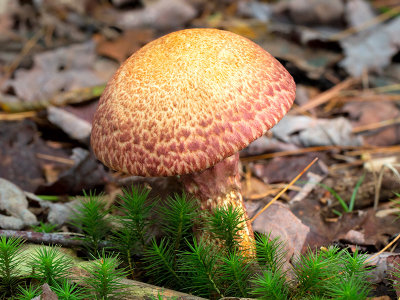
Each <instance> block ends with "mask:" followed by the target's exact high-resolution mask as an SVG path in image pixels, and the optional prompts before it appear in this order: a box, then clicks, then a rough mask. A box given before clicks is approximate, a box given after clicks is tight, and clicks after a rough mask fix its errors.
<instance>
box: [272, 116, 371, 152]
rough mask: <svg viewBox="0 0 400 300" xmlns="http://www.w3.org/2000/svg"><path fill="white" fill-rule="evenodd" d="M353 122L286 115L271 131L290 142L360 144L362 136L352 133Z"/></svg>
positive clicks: (306, 145) (317, 144)
mask: <svg viewBox="0 0 400 300" xmlns="http://www.w3.org/2000/svg"><path fill="white" fill-rule="evenodd" d="M352 130H353V127H352V125H351V123H350V122H349V121H348V120H347V119H345V118H343V117H339V118H334V119H313V118H310V117H307V116H292V115H286V116H285V117H284V118H282V120H281V121H280V122H279V123H278V124H277V125H275V126H274V127H273V128H272V129H271V131H272V133H273V134H274V136H275V137H277V138H279V139H280V140H283V141H285V142H288V143H294V144H297V145H302V146H304V147H312V146H329V145H340V146H360V145H362V144H363V143H362V138H361V137H360V136H356V135H355V134H353V133H352Z"/></svg>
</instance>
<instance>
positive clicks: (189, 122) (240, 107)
mask: <svg viewBox="0 0 400 300" xmlns="http://www.w3.org/2000/svg"><path fill="white" fill-rule="evenodd" d="M294 97H295V84H294V81H293V78H292V77H291V76H290V74H289V73H288V72H287V71H286V70H285V68H284V67H283V66H282V65H281V64H280V63H279V62H278V61H277V60H276V59H275V58H274V57H272V56H271V55H270V54H269V53H267V52H266V51H265V50H263V49H262V48H261V47H260V46H258V45H257V44H255V43H253V42H252V41H250V40H248V39H246V38H244V37H241V36H239V35H236V34H234V33H231V32H228V31H222V30H216V29H187V30H182V31H177V32H173V33H170V34H168V35H166V36H163V37H161V38H159V39H157V40H155V41H153V42H151V43H149V44H147V45H146V46H144V47H143V48H141V49H140V50H139V51H137V52H136V53H134V54H133V55H132V56H131V57H130V58H129V59H128V60H127V61H126V62H125V63H124V64H123V65H122V66H121V67H120V68H119V70H118V71H117V72H116V74H115V75H114V77H113V78H112V79H111V80H110V82H109V83H108V85H107V87H106V89H105V91H104V93H103V95H102V96H101V99H100V103H99V107H98V109H97V112H96V114H95V118H94V121H93V130H92V136H91V143H92V147H93V150H94V152H95V154H96V156H97V157H98V158H99V159H100V160H101V161H102V162H103V163H104V164H105V165H107V166H108V167H110V168H111V169H114V170H119V171H123V172H126V173H129V174H132V175H140V176H173V175H182V174H188V173H193V172H197V171H201V170H204V169H207V168H209V167H211V166H213V165H215V164H216V163H218V162H219V161H221V160H223V159H224V158H226V157H229V156H231V155H233V154H234V153H236V152H238V151H239V150H241V149H243V148H244V147H246V146H247V145H248V144H249V143H250V142H252V141H253V140H255V139H256V138H258V137H260V136H261V135H263V134H264V133H265V132H266V131H267V130H268V129H270V128H272V127H273V126H274V125H275V124H276V123H277V122H278V121H279V120H280V119H281V118H282V117H283V116H284V115H285V114H286V112H287V111H288V110H289V108H290V107H291V105H292V103H293V100H294Z"/></svg>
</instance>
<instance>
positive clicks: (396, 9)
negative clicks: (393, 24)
mask: <svg viewBox="0 0 400 300" xmlns="http://www.w3.org/2000/svg"><path fill="white" fill-rule="evenodd" d="M398 13H400V5H399V6H395V7H393V8H392V9H391V10H388V11H387V12H384V13H383V14H380V15H378V16H376V17H375V18H372V19H370V20H368V21H366V22H364V23H362V24H360V25H358V26H353V27H350V28H347V29H346V30H343V31H341V32H339V33H336V34H334V35H332V36H330V37H329V40H331V41H339V40H341V39H344V38H346V37H348V36H350V35H352V34H355V33H357V32H360V31H363V30H365V29H367V28H369V27H371V26H373V25H376V24H379V23H382V22H384V21H386V20H388V19H390V18H391V17H393V16H395V15H396V14H398Z"/></svg>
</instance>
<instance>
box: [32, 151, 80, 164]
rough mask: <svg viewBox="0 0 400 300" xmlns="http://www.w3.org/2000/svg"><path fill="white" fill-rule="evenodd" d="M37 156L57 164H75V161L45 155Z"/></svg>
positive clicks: (39, 154) (38, 154)
mask: <svg viewBox="0 0 400 300" xmlns="http://www.w3.org/2000/svg"><path fill="white" fill-rule="evenodd" d="M36 156H37V157H38V158H41V159H46V160H51V161H55V162H58V163H62V164H66V165H73V164H75V161H74V160H73V159H69V158H64V157H59V156H54V155H48V154H43V153H37V154H36Z"/></svg>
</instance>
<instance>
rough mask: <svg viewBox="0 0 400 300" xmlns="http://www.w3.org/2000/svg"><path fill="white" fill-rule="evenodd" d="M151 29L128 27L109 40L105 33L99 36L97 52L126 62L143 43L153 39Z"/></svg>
mask: <svg viewBox="0 0 400 300" xmlns="http://www.w3.org/2000/svg"><path fill="white" fill-rule="evenodd" d="M153 35H154V32H153V30H151V29H128V30H126V31H124V32H123V34H122V35H121V36H119V37H117V38H116V39H114V40H108V39H106V38H105V37H104V36H103V35H101V36H98V38H97V46H96V52H97V54H99V55H103V56H106V57H109V58H113V59H115V60H117V61H119V62H120V63H122V62H124V61H125V60H126V59H127V58H128V57H129V56H131V55H132V54H133V53H134V52H136V51H137V50H139V48H141V47H142V46H143V45H145V44H147V43H148V42H150V41H151V40H153V38H154V37H153Z"/></svg>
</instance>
